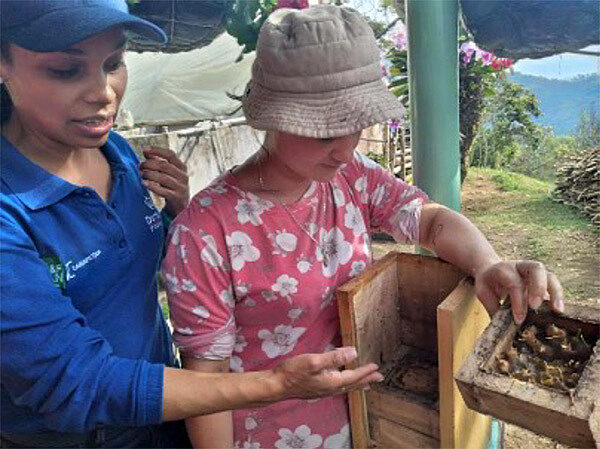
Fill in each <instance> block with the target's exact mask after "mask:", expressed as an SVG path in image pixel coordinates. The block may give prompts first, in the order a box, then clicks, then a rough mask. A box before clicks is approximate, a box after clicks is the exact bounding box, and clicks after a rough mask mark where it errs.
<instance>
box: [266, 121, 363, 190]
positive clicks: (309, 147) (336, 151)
mask: <svg viewBox="0 0 600 449" xmlns="http://www.w3.org/2000/svg"><path fill="white" fill-rule="evenodd" d="M275 139H276V142H275V146H276V148H277V150H276V155H277V157H278V158H280V160H281V161H282V162H284V163H285V165H286V166H287V168H288V169H289V170H291V171H292V173H293V174H296V175H298V176H300V177H303V178H308V179H313V180H316V181H329V180H331V179H332V178H333V177H334V176H335V174H336V173H337V172H338V171H339V170H340V169H341V168H342V167H343V166H344V165H345V164H347V163H349V162H350V161H352V157H353V154H354V149H355V148H356V145H358V140H359V139H360V131H359V132H356V133H354V134H350V135H347V136H341V137H334V138H330V139H316V138H313V137H303V136H297V135H294V134H288V133H284V132H278V133H277V134H276V135H275Z"/></svg>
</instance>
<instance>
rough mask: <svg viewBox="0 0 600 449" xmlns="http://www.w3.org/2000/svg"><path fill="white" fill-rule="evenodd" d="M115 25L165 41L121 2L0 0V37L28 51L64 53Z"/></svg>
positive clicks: (157, 31) (116, 0) (151, 25)
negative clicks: (130, 12)
mask: <svg viewBox="0 0 600 449" xmlns="http://www.w3.org/2000/svg"><path fill="white" fill-rule="evenodd" d="M117 25H120V26H122V27H123V28H125V29H127V30H129V31H132V32H134V33H136V34H139V35H141V36H143V37H145V38H148V39H151V40H153V41H158V42H162V43H165V42H166V41H167V36H166V34H165V33H164V31H163V30H162V29H161V28H160V27H158V26H156V25H154V24H153V23H150V22H148V21H147V20H144V19H141V18H139V17H136V16H133V15H131V14H129V9H128V7H127V3H126V2H125V0H0V38H1V39H2V40H3V41H8V42H12V43H14V44H16V45H18V46H20V47H23V48H26V49H27V50H31V51H38V52H49V51H62V50H66V49H68V48H70V47H72V46H73V45H75V44H76V43H78V42H81V41H83V40H85V39H87V38H88V37H91V36H93V35H94V34H98V33H101V32H103V31H105V30H107V29H108V28H111V27H114V26H117Z"/></svg>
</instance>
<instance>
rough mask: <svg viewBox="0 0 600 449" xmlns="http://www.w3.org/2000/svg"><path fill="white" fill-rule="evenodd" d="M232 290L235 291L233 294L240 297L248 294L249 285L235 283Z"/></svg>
mask: <svg viewBox="0 0 600 449" xmlns="http://www.w3.org/2000/svg"><path fill="white" fill-rule="evenodd" d="M233 290H234V292H235V296H236V297H237V298H240V299H242V298H243V297H244V296H246V295H247V294H248V292H249V291H250V287H249V286H248V285H246V284H237V285H234V286H233Z"/></svg>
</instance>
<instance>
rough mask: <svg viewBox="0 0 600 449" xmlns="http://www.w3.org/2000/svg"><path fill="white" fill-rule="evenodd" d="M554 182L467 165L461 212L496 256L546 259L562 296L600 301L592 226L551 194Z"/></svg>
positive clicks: (593, 229) (596, 255)
mask: <svg viewBox="0 0 600 449" xmlns="http://www.w3.org/2000/svg"><path fill="white" fill-rule="evenodd" d="M552 189H553V185H552V184H550V183H547V182H544V181H540V180H537V179H534V178H531V177H528V176H525V175H521V174H517V173H510V172H504V171H501V170H493V169H480V168H471V169H470V170H469V175H468V177H467V179H466V181H465V184H464V186H463V189H462V199H463V213H464V214H465V215H466V216H467V217H469V218H470V219H471V220H472V221H473V222H474V223H475V224H476V225H477V226H478V227H479V228H480V229H481V230H482V231H483V232H484V234H485V235H486V236H487V237H488V238H489V240H490V241H491V242H492V244H493V246H494V248H495V249H496V250H497V251H498V253H499V254H500V256H501V257H503V258H506V259H534V260H539V261H541V262H543V263H545V264H546V265H547V266H548V267H549V268H550V269H551V270H552V271H554V272H555V273H556V274H557V275H558V277H559V278H560V279H561V281H562V283H563V286H564V288H565V291H566V293H567V296H568V297H570V298H572V299H574V300H581V301H585V302H588V303H589V302H591V303H592V304H596V305H600V300H598V297H599V294H598V278H599V272H598V248H597V246H596V245H597V240H596V239H597V237H598V235H597V231H596V230H595V228H594V227H593V226H592V224H591V222H590V220H589V219H588V218H587V217H585V216H584V215H583V214H581V213H580V212H579V211H577V210H575V209H574V208H571V207H569V206H566V205H564V204H560V203H556V202H554V201H552V199H551V198H550V193H551V191H552Z"/></svg>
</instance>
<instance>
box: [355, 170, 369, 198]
mask: <svg viewBox="0 0 600 449" xmlns="http://www.w3.org/2000/svg"><path fill="white" fill-rule="evenodd" d="M354 188H355V189H356V191H357V192H358V193H359V196H360V201H361V202H362V203H363V204H367V203H368V202H369V195H368V193H367V177H366V176H361V177H360V178H358V179H357V180H356V182H355V183H354Z"/></svg>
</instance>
